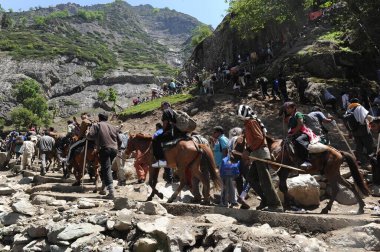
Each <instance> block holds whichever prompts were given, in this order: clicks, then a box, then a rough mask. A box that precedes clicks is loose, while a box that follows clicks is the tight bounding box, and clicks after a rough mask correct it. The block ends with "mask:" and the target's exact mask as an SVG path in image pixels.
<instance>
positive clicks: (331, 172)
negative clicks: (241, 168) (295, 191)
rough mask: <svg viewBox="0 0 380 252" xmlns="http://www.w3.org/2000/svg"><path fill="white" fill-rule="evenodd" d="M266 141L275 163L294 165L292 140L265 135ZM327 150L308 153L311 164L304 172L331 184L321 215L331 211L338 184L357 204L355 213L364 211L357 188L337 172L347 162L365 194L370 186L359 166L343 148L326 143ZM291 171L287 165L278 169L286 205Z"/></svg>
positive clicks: (288, 198)
mask: <svg viewBox="0 0 380 252" xmlns="http://www.w3.org/2000/svg"><path fill="white" fill-rule="evenodd" d="M267 143H268V146H269V148H270V150H271V153H272V155H273V156H274V159H275V161H276V162H278V163H282V164H287V165H294V164H296V163H297V162H296V156H295V154H294V152H293V151H292V148H291V143H290V142H289V141H287V140H286V141H283V140H280V139H273V138H271V137H267ZM326 147H327V148H326V150H325V151H323V152H321V153H316V154H310V155H309V158H310V163H311V164H312V167H311V168H309V169H307V170H305V173H309V174H315V173H320V174H322V175H324V176H326V178H327V180H328V182H329V183H330V185H331V188H332V193H331V197H330V201H329V202H328V203H327V205H326V207H325V208H323V209H322V212H321V213H323V214H327V213H328V212H329V211H331V207H332V204H333V203H334V200H335V198H336V196H337V194H338V191H339V186H338V184H341V185H343V186H345V187H347V188H348V189H349V190H351V191H352V192H353V193H354V195H355V197H356V199H357V200H358V203H359V210H358V212H357V213H358V214H363V213H364V206H365V203H364V201H363V200H362V198H361V197H360V195H359V193H358V191H357V190H356V188H355V185H353V184H351V183H350V182H348V181H347V180H346V179H344V178H343V177H342V176H341V174H340V167H341V165H342V164H343V162H344V161H346V162H347V164H348V166H349V168H350V171H351V174H352V177H353V179H354V182H355V184H356V186H357V187H358V188H359V189H360V191H361V192H362V193H363V194H364V195H366V196H368V195H369V189H368V186H367V184H366V182H365V181H364V180H363V176H362V175H361V173H360V172H359V167H358V166H357V164H356V161H355V157H354V156H352V155H351V154H350V153H347V152H344V151H338V150H336V149H334V148H333V147H331V146H326ZM273 168H274V169H278V168H279V167H273ZM289 172H290V170H289V169H286V168H281V169H280V170H279V171H278V175H279V178H280V185H279V188H280V191H281V192H282V193H283V194H284V199H285V206H289V203H290V201H291V200H292V199H291V196H290V195H289V194H288V187H287V185H286V179H287V178H288V175H289Z"/></svg>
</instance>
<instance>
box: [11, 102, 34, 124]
mask: <svg viewBox="0 0 380 252" xmlns="http://www.w3.org/2000/svg"><path fill="white" fill-rule="evenodd" d="M10 115H11V120H12V122H13V124H14V125H16V126H18V127H28V126H29V125H31V124H37V125H40V124H41V121H40V120H39V118H38V117H37V116H36V115H34V114H33V112H32V111H30V110H29V109H27V108H24V107H16V108H14V109H13V110H12V112H11V114H10Z"/></svg>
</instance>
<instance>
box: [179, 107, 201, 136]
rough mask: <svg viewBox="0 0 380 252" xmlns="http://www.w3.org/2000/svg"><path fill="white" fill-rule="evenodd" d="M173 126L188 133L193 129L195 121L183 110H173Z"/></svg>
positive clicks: (195, 124) (195, 125)
mask: <svg viewBox="0 0 380 252" xmlns="http://www.w3.org/2000/svg"><path fill="white" fill-rule="evenodd" d="M174 118H175V121H176V123H175V126H176V127H177V128H178V129H179V130H180V131H182V132H186V133H190V132H192V131H194V130H195V128H196V127H197V123H196V122H195V121H194V120H193V119H192V118H191V117H190V116H189V115H188V114H187V113H186V112H183V111H179V110H178V111H174Z"/></svg>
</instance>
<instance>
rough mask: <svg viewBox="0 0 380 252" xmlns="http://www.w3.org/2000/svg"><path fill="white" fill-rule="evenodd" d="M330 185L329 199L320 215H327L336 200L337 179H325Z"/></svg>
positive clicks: (337, 190)
mask: <svg viewBox="0 0 380 252" xmlns="http://www.w3.org/2000/svg"><path fill="white" fill-rule="evenodd" d="M327 180H328V181H329V183H330V185H331V197H330V200H329V202H328V203H327V205H326V206H325V208H323V209H322V211H321V213H322V214H328V213H329V211H331V207H332V205H333V203H334V200H335V198H336V195H338V192H339V186H338V177H333V178H327Z"/></svg>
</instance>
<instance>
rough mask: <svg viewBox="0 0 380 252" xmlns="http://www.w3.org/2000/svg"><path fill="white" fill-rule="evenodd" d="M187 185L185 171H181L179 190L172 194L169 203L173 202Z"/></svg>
mask: <svg viewBox="0 0 380 252" xmlns="http://www.w3.org/2000/svg"><path fill="white" fill-rule="evenodd" d="M182 170H183V169H182ZM185 185H186V177H185V174H184V172H181V176H180V183H179V186H178V188H177V190H176V191H175V192H174V193H173V194H172V196H171V197H170V198H169V199H168V203H172V202H173V201H174V200H175V199H176V198H177V196H178V195H179V193H180V192H181V191H182V189H183V188H184V187H185Z"/></svg>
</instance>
